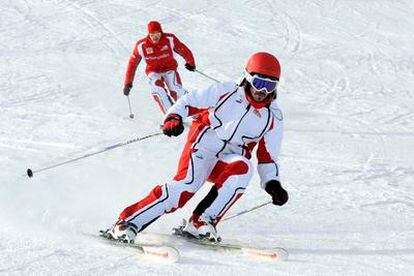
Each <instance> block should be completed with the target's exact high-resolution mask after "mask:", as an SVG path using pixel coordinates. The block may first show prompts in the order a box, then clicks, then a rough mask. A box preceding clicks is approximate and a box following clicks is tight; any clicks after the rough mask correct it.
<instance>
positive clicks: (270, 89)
mask: <svg viewBox="0 0 414 276" xmlns="http://www.w3.org/2000/svg"><path fill="white" fill-rule="evenodd" d="M254 76H256V77H254ZM279 78H280V63H279V61H278V60H277V58H276V57H275V56H274V55H272V54H269V53H265V52H259V53H255V54H253V55H251V56H250V57H249V59H248V60H247V63H246V72H245V74H244V76H243V79H242V81H241V83H240V85H243V86H244V89H245V93H246V98H247V100H248V101H249V102H250V104H251V105H252V106H253V107H254V108H256V109H259V108H262V107H265V106H267V105H269V104H270V103H271V102H272V101H273V100H274V99H276V96H277V91H276V88H277V84H278V82H279ZM251 87H253V88H254V89H256V90H262V89H263V90H265V91H266V92H267V93H268V95H267V97H266V98H265V99H264V100H263V101H261V102H256V101H255V100H254V98H253V96H252V95H251V91H250V89H251Z"/></svg>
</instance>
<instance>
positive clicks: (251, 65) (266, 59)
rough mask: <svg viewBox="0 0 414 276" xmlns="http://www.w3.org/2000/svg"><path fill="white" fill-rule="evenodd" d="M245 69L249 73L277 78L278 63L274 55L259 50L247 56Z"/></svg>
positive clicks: (278, 71)
mask: <svg viewBox="0 0 414 276" xmlns="http://www.w3.org/2000/svg"><path fill="white" fill-rule="evenodd" d="M246 71H247V72H248V73H250V74H253V73H256V74H260V75H265V76H268V77H272V78H276V79H277V80H279V78H280V63H279V61H278V60H277V58H276V57H275V56H274V55H272V54H269V53H266V52H259V53H255V54H253V55H251V56H250V57H249V59H248V60H247V63H246Z"/></svg>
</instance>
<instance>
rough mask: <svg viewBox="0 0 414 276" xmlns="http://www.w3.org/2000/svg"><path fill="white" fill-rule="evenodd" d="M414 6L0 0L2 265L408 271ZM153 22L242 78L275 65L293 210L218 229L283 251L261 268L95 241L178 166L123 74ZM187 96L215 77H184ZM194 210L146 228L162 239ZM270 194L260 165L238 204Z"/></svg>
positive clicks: (212, 68) (50, 269) (213, 70)
mask: <svg viewBox="0 0 414 276" xmlns="http://www.w3.org/2000/svg"><path fill="white" fill-rule="evenodd" d="M413 10H414V2H413V1H410V0H406V1H392V0H389V1H385V0H376V1H375V0H372V1H363V0H358V1H357V0H337V1H335V0H332V1H331V0H329V1H328V0H327V1H323V0H319V1H318V0H308V1H305V0H300V1H299V0H298V1H271V0H269V1H259V0H251V1H208V0H204V1H201V0H199V1H184V0H180V1H166V0H161V1H160V0H157V1H154V0H146V1H136V0H135V1H132V0H101V1H91V0H0V58H1V62H0V116H1V117H0V152H1V154H0V166H1V171H0V183H1V185H0V219H1V221H2V225H1V227H0V235H1V239H0V274H5V275H9V274H10V275H13V274H16V275H43V274H44V275H46V274H47V275H94V274H100V275H112V274H118V275H126V274H130V275H414V188H413V182H414V92H413V90H414V51H413V48H414V36H413V31H414V16H413ZM152 19H157V20H159V21H160V22H161V23H162V24H163V27H164V30H165V31H168V32H173V33H175V34H177V36H178V37H179V38H180V39H182V40H183V41H184V42H185V43H186V44H188V45H189V46H190V47H191V49H192V50H193V52H194V54H195V57H196V61H197V66H198V68H199V70H201V71H203V72H205V73H207V74H209V75H211V76H213V77H215V78H218V79H220V80H236V79H237V78H238V77H239V76H240V75H241V73H242V70H243V64H244V62H245V60H246V59H247V57H248V56H249V55H250V54H251V53H253V52H255V51H263V50H265V51H269V52H272V53H274V54H276V55H277V56H278V57H279V59H280V61H281V64H282V66H283V72H282V74H283V76H282V80H281V85H280V92H279V99H278V101H279V104H280V106H281V107H282V109H283V110H284V113H285V122H286V135H285V139H284V146H283V152H282V155H281V160H280V162H281V164H282V168H281V173H282V177H283V184H284V186H285V187H286V189H287V190H288V191H289V193H290V201H289V202H288V204H286V205H285V206H283V207H281V208H279V207H273V206H266V207H263V208H261V209H259V210H256V211H255V212H253V213H249V214H246V215H244V216H241V217H239V218H237V219H233V220H229V221H227V222H223V223H222V224H221V225H219V231H220V234H221V235H222V237H223V238H224V240H225V239H226V238H227V239H232V240H236V241H239V242H245V243H251V244H255V245H261V246H284V247H286V248H287V249H288V250H289V252H290V260H289V261H287V262H279V263H269V262H263V261H257V260H252V259H246V258H243V257H240V256H237V255H231V254H223V253H217V252H211V251H206V250H203V249H201V248H200V247H197V246H192V245H189V244H187V245H186V244H181V245H180V246H179V249H181V250H182V260H181V262H179V263H176V264H170V265H160V264H157V263H153V262H151V261H148V260H143V259H139V258H138V257H136V255H135V254H134V252H133V251H131V250H123V249H121V248H115V247H114V248H112V247H108V246H105V245H102V244H100V243H98V242H96V241H93V240H91V239H89V238H88V237H87V236H85V235H84V234H83V233H96V232H97V231H98V230H99V229H103V228H106V227H108V226H109V225H110V224H112V223H113V222H114V220H115V219H116V218H117V215H118V214H119V212H120V211H121V210H122V209H123V208H124V207H125V206H127V205H128V204H131V203H133V202H135V201H136V200H138V199H139V198H140V197H142V196H144V195H145V194H147V193H148V191H149V190H150V189H151V188H152V187H153V186H154V185H155V184H158V183H163V182H164V181H166V180H168V179H169V178H170V177H171V176H172V175H173V174H174V172H175V170H176V165H177V160H178V156H179V154H180V150H181V147H182V144H183V142H184V139H185V135H182V136H181V137H178V138H175V139H169V138H168V137H161V136H158V137H156V138H152V139H148V140H146V141H143V142H139V143H136V144H132V145H129V146H127V147H122V148H120V149H116V150H113V151H109V152H106V153H104V154H101V155H98V156H94V157H90V158H88V159H84V160H81V161H78V162H75V163H71V164H67V165H65V166H62V167H59V168H55V169H51V170H48V171H43V172H41V173H38V174H35V176H34V178H33V179H28V178H27V177H26V176H25V171H26V169H27V168H28V167H31V168H33V169H35V170H36V169H40V168H43V167H46V166H49V165H53V164H55V163H57V162H62V161H65V160H67V159H70V158H74V157H77V156H81V155H84V154H86V153H89V152H93V151H96V150H99V149H101V148H103V147H105V146H108V145H113V144H116V143H118V142H123V141H126V140H129V139H132V138H135V137H140V136H143V135H146V134H149V133H153V132H156V131H158V126H159V124H160V122H161V119H162V116H161V114H160V112H159V110H158V108H157V106H156V104H155V103H154V102H153V100H152V99H151V97H150V93H149V86H148V84H147V82H146V79H145V77H144V75H143V68H144V66H142V65H141V66H140V67H139V71H138V72H137V75H136V79H135V85H134V88H133V91H132V95H131V103H132V108H133V110H134V113H135V119H134V120H131V119H129V118H128V115H129V112H128V103H127V100H126V98H125V97H124V96H123V95H122V92H121V90H122V83H123V77H124V73H125V68H126V64H127V61H128V57H129V54H130V52H131V50H132V47H133V45H134V43H135V41H136V40H137V39H138V38H140V37H142V36H144V35H145V28H146V23H147V22H148V21H149V20H152ZM182 65H183V63H182V62H181V64H180V73H181V74H182V78H183V82H184V84H185V86H186V87H187V88H189V89H196V88H201V87H204V86H206V85H208V84H210V83H211V81H210V80H208V79H206V78H204V77H203V76H201V75H199V74H196V73H191V72H189V71H186V70H185V69H184V68H183V66H182ZM208 188H209V185H206V187H205V188H204V189H202V190H201V191H200V194H198V195H197V196H196V197H194V198H193V199H192V200H191V201H190V202H189V203H188V205H187V206H186V208H184V209H181V210H179V211H177V212H175V213H174V214H170V215H167V216H164V217H162V218H161V219H160V220H159V221H157V222H156V223H154V224H153V225H151V226H150V227H149V228H148V229H147V230H146V231H145V232H147V233H148V232H156V233H163V234H168V233H169V231H170V228H171V227H172V226H175V225H176V224H178V223H179V222H180V220H181V218H183V217H187V216H188V215H189V214H190V212H191V209H192V207H194V206H195V205H196V203H197V200H200V198H201V197H202V196H203V195H204V194H205V193H206V192H207V191H208ZM267 200H269V197H268V195H267V194H266V193H265V192H264V191H262V190H261V189H260V188H259V185H258V176H257V174H256V175H255V177H254V179H253V181H252V183H251V185H250V186H249V188H248V190H247V192H246V194H245V195H244V197H243V198H242V199H241V200H240V201H239V202H238V203H237V204H236V205H235V206H234V208H233V209H232V210H231V211H230V212H229V213H235V212H238V211H241V210H244V209H246V208H250V207H253V206H255V205H257V204H260V203H262V202H265V201H267Z"/></svg>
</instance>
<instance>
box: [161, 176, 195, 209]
mask: <svg viewBox="0 0 414 276" xmlns="http://www.w3.org/2000/svg"><path fill="white" fill-rule="evenodd" d="M165 186H166V188H167V191H168V198H167V199H166V202H165V204H166V206H167V208H166V209H167V210H168V211H167V213H171V212H174V211H175V210H176V209H178V208H182V207H183V206H184V205H185V204H186V203H187V202H188V201H189V200H190V199H191V198H192V197H193V195H194V194H195V192H196V191H194V190H193V189H191V186H186V185H185V184H181V183H171V184H166V185H165Z"/></svg>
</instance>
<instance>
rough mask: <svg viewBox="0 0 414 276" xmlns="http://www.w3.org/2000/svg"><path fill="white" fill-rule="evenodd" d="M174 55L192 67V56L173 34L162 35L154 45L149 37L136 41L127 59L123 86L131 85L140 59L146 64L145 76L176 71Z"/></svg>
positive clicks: (176, 64)
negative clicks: (177, 55)
mask: <svg viewBox="0 0 414 276" xmlns="http://www.w3.org/2000/svg"><path fill="white" fill-rule="evenodd" d="M176 53H177V54H179V55H180V56H182V57H183V58H184V59H185V61H186V62H187V63H189V64H192V65H194V56H193V54H192V52H191V50H190V49H189V48H188V47H187V46H186V45H185V44H184V43H182V42H181V41H180V40H179V39H178V38H177V37H176V36H175V35H173V34H170V33H163V34H162V37H161V39H160V41H159V42H158V43H157V44H154V43H153V42H152V41H151V39H150V38H149V36H147V37H145V38H143V39H141V40H138V42H137V43H136V44H135V47H134V50H133V52H132V55H131V57H130V58H129V62H128V68H127V72H126V76H125V82H124V84H125V85H127V84H132V83H133V81H134V76H135V71H136V69H137V67H138V65H139V63H140V61H141V60H142V59H144V61H145V62H146V64H147V67H146V69H145V73H146V74H147V75H148V74H150V73H152V72H155V73H163V72H167V71H170V70H174V71H175V70H177V66H178V63H177V60H176Z"/></svg>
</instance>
